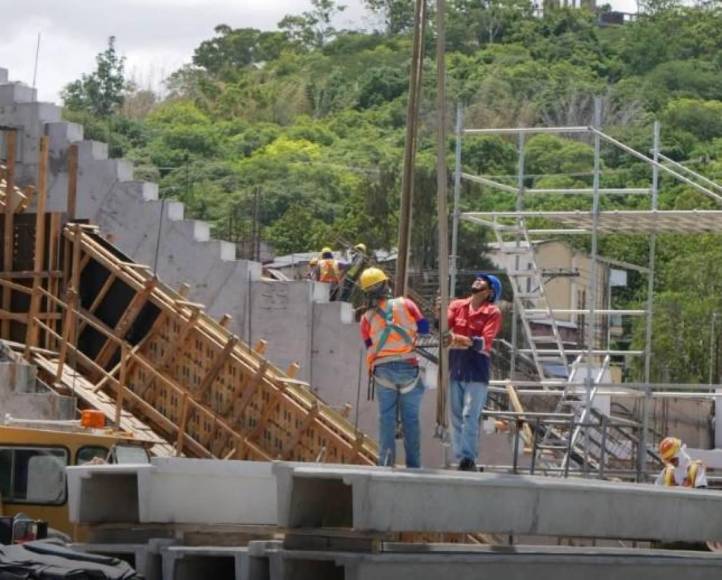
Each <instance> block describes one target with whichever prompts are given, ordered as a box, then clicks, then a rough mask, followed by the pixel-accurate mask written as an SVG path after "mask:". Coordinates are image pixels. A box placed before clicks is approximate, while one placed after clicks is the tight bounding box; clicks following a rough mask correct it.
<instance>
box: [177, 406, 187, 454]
mask: <svg viewBox="0 0 722 580" xmlns="http://www.w3.org/2000/svg"><path fill="white" fill-rule="evenodd" d="M189 408H190V397H189V395H188V393H185V394H184V395H183V406H182V408H181V416H180V421H179V422H178V437H177V438H176V442H175V454H176V457H179V456H180V455H181V454H182V453H183V441H184V438H185V434H186V426H187V424H188V412H189V411H188V410H189Z"/></svg>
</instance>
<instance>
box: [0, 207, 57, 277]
mask: <svg viewBox="0 0 722 580" xmlns="http://www.w3.org/2000/svg"><path fill="white" fill-rule="evenodd" d="M49 215H50V216H51V218H52V217H53V216H57V214H49ZM48 255H51V253H50V252H49V253H48ZM62 277H63V273H62V272H61V271H60V270H38V271H30V270H18V271H17V272H0V278H5V279H8V280H31V279H35V278H41V279H45V278H62Z"/></svg>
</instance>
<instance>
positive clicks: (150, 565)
mask: <svg viewBox="0 0 722 580" xmlns="http://www.w3.org/2000/svg"><path fill="white" fill-rule="evenodd" d="M173 543H174V541H173V540H168V539H153V540H150V541H149V542H148V543H145V544H89V543H86V544H83V543H79V544H72V545H71V546H70V547H71V548H72V549H74V550H79V551H81V552H88V553H91V554H101V555H103V556H111V557H113V558H117V559H118V560H123V561H124V562H128V564H130V565H131V566H132V567H133V568H134V569H135V571H136V572H138V574H140V575H142V576H143V578H145V579H146V580H162V579H163V570H162V558H161V550H163V549H164V548H166V547H168V546H170V545H172V544H173Z"/></svg>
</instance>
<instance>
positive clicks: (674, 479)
mask: <svg viewBox="0 0 722 580" xmlns="http://www.w3.org/2000/svg"><path fill="white" fill-rule="evenodd" d="M659 455H660V457H661V458H662V461H663V462H664V467H663V468H662V471H661V472H660V473H659V475H658V476H657V480H656V481H655V485H664V486H681V487H707V476H706V475H705V469H704V464H703V463H702V462H701V461H694V460H692V458H691V457H690V456H689V454H688V453H687V446H686V445H685V444H684V443H682V441H681V440H680V439H677V438H676V437H665V438H664V439H662V441H661V443H660V444H659Z"/></svg>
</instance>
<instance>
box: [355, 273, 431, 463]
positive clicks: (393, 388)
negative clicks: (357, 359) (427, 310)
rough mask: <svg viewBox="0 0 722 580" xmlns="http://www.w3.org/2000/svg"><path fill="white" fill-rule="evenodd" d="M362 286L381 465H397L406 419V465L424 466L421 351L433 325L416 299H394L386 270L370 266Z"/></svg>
mask: <svg viewBox="0 0 722 580" xmlns="http://www.w3.org/2000/svg"><path fill="white" fill-rule="evenodd" d="M359 285H360V287H361V289H362V290H363V292H364V294H365V295H366V299H367V301H368V310H367V311H366V312H365V313H364V315H363V317H362V318H361V338H362V339H363V341H364V344H365V345H366V349H367V362H368V367H369V373H371V377H372V379H373V381H374V384H375V386H376V397H377V398H378V401H379V465H389V466H393V465H394V464H395V463H396V421H397V417H400V418H401V424H402V426H403V433H404V453H405V455H406V467H421V427H420V424H419V423H420V422H419V414H420V409H421V399H422V398H423V394H424V389H425V387H424V382H423V380H422V379H421V371H420V369H419V362H418V360H417V358H416V352H415V348H416V336H417V334H428V332H429V323H428V321H427V320H426V319H425V318H424V316H423V314H422V313H421V311H420V310H419V307H418V306H417V305H416V304H415V303H414V301H413V300H410V299H408V298H404V297H402V296H401V297H398V298H393V297H392V294H391V290H390V289H389V279H388V277H387V276H386V274H385V273H384V272H383V270H380V269H379V268H367V269H366V270H364V271H363V273H362V274H361V277H360V278H359Z"/></svg>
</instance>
